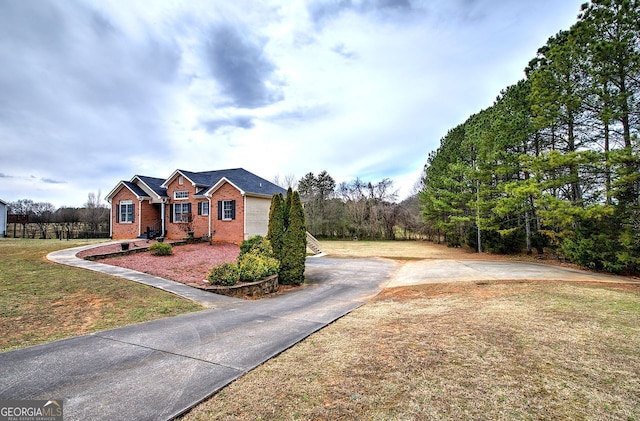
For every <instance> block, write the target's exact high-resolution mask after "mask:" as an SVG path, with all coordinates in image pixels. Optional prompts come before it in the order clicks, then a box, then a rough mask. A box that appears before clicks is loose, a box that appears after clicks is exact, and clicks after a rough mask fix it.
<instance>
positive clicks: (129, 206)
mask: <svg viewBox="0 0 640 421" xmlns="http://www.w3.org/2000/svg"><path fill="white" fill-rule="evenodd" d="M118 208H119V209H120V211H119V217H118V219H119V221H118V222H120V223H129V224H130V223H133V200H121V201H120V205H119V206H118Z"/></svg>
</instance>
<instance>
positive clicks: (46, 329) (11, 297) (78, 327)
mask: <svg viewBox="0 0 640 421" xmlns="http://www.w3.org/2000/svg"><path fill="white" fill-rule="evenodd" d="M86 244H88V243H87V241H78V242H73V241H69V242H67V241H64V242H61V241H54V240H23V239H7V238H5V239H0V256H1V258H0V331H1V332H3V335H2V336H1V337H0V351H7V350H10V349H15V348H22V347H25V346H29V345H35V344H39V343H44V342H49V341H53V340H56V339H62V338H67V337H71V336H76V335H81V334H85V333H91V332H96V331H99V330H104V329H110V328H114V327H119V326H123V325H127V324H131V323H137V322H143V321H148V320H153V319H158V318H161V317H167V316H173V315H177V314H181V313H186V312H191V311H197V310H201V309H202V307H201V306H200V305H197V304H194V303H192V302H191V301H188V300H186V299H183V298H180V297H176V296H175V295H173V294H170V293H167V292H164V291H161V290H158V289H155V288H151V287H148V286H145V285H141V284H138V283H135V282H131V281H126V280H123V279H120V278H116V277H112V276H109V275H105V274H101V273H97V272H92V271H87V270H83V269H78V268H72V267H68V266H64V265H59V264H56V263H52V262H49V261H47V260H46V258H45V256H46V255H47V254H48V253H49V252H51V251H55V250H59V249H62V248H68V247H74V246H78V245H86Z"/></svg>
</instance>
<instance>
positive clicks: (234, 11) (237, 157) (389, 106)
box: [0, 0, 581, 206]
mask: <svg viewBox="0 0 640 421" xmlns="http://www.w3.org/2000/svg"><path fill="white" fill-rule="evenodd" d="M580 3H581V2H580V1H571V2H555V1H553V0H543V1H540V2H534V3H522V2H513V1H507V0H456V1H451V2H429V1H426V0H425V1H408V0H397V1H396V0H352V1H349V0H344V1H339V2H335V1H308V2H299V1H287V2H284V1H282V2H281V1H270V2H255V1H249V0H242V1H237V2H226V1H225V2H223V1H215V2H211V1H204V0H203V1H182V2H175V1H169V0H166V1H160V0H159V1H154V2H152V3H149V2H148V1H142V0H134V1H130V2H127V3H126V4H124V3H122V2H120V1H104V2H98V3H95V2H88V1H70V2H3V3H2V4H1V5H0V62H2V63H3V65H2V66H0V90H2V92H3V95H2V96H1V97H0V147H1V148H2V150H3V153H2V154H0V171H1V174H0V198H2V199H4V200H9V201H13V200H17V199H21V198H30V199H33V200H36V201H50V202H52V203H54V204H55V205H57V206H61V205H73V206H79V205H81V204H82V203H84V202H85V201H86V197H87V194H88V192H89V191H97V190H98V189H101V190H102V192H103V194H104V193H106V192H108V191H110V190H111V188H112V187H113V186H114V185H115V184H116V183H117V181H118V180H120V179H130V178H131V176H132V175H134V174H145V175H152V176H159V177H162V176H166V175H169V174H170V173H171V172H172V171H173V170H174V169H176V168H183V169H188V170H194V171H199V170H211V169H221V168H231V167H244V168H246V169H248V170H250V171H253V172H255V173H257V174H258V175H261V176H263V177H265V178H271V177H273V176H274V175H276V174H281V175H283V174H295V175H297V176H298V177H301V176H302V175H304V174H305V173H307V172H310V171H311V172H314V173H318V172H320V171H322V170H327V171H328V172H329V173H330V174H331V175H332V176H333V177H334V178H335V179H336V181H338V182H340V181H349V180H350V179H352V178H354V177H361V178H365V179H368V180H370V181H379V180H381V179H382V178H386V177H388V178H391V179H393V180H394V181H395V184H396V188H400V189H401V194H407V193H409V191H410V189H411V188H412V186H413V183H414V182H415V180H416V178H417V177H418V176H419V174H420V172H421V169H422V166H423V165H424V163H425V160H426V156H427V154H428V153H429V152H430V151H431V150H433V149H434V148H436V147H437V145H438V143H439V139H440V138H441V137H442V136H443V135H444V134H446V131H447V130H448V129H450V128H452V127H454V126H455V125H457V124H459V123H461V122H462V121H464V119H466V117H467V116H469V115H470V114H471V113H475V112H477V111H479V110H480V109H481V108H484V107H487V106H489V105H491V103H492V101H493V99H494V98H495V96H496V95H497V94H498V93H499V91H500V89H502V88H505V87H507V86H508V85H510V84H513V83H515V82H517V80H518V79H520V78H521V77H523V73H522V70H523V69H524V67H525V66H526V64H527V62H528V60H529V59H531V58H532V57H533V56H534V54H535V51H536V49H537V48H538V47H540V46H542V45H543V44H544V42H545V41H546V39H547V38H548V37H549V36H551V35H553V34H555V32H557V31H558V30H560V29H567V28H568V27H569V26H570V25H571V24H572V23H573V22H574V21H575V16H576V15H577V12H578V11H579V6H580ZM32 175H33V177H31V176H32Z"/></svg>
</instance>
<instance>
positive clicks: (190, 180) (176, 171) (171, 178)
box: [160, 170, 196, 189]
mask: <svg viewBox="0 0 640 421" xmlns="http://www.w3.org/2000/svg"><path fill="white" fill-rule="evenodd" d="M178 175H181V176H183V177H184V178H186V179H187V180H189V182H190V183H191V185H192V186H194V187H195V186H196V183H194V182H193V180H192V179H190V178H189V177H187V176H186V175H185V174H184V173H183V172H182V171H181V170H175V171H174V172H173V173H171V175H170V176H169V178H167V179H166V180H165V181H164V183H162V184H161V185H160V187H164V188H165V189H166V188H168V187H169V184H171V182H172V181H173V179H174V178H176V176H178Z"/></svg>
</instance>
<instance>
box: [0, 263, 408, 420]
mask: <svg viewBox="0 0 640 421" xmlns="http://www.w3.org/2000/svg"><path fill="white" fill-rule="evenodd" d="M76 252H77V251H76ZM82 264H83V265H84V263H82ZM105 266H106V265H105ZM396 268H397V264H396V263H394V262H392V261H389V260H383V259H327V258H322V259H309V260H308V263H307V272H306V276H307V279H308V281H309V282H308V285H307V286H306V287H304V288H302V289H299V290H296V291H291V292H289V293H285V294H282V295H278V296H275V297H272V298H268V299H264V300H260V301H245V300H239V299H232V298H228V297H218V296H214V298H215V300H214V301H213V302H209V305H211V306H212V307H213V308H211V309H209V310H204V311H200V312H196V313H190V314H185V315H181V316H176V317H170V318H165V319H160V320H155V321H151V322H147V323H141V324H136V325H131V326H126V327H123V328H119V329H113V330H107V331H103V332H98V333H95V334H91V335H85V336H79V337H75V338H70V339H66V340H61V341H56V342H52V343H49V344H44V345H39V346H33V347H28V348H25V349H20V350H15V351H9V352H5V353H2V354H0V399H19V400H24V399H63V402H64V415H65V420H167V419H171V418H173V417H175V416H177V415H179V414H180V413H182V412H184V411H186V410H187V409H189V408H191V407H192V406H194V405H196V404H197V403H199V402H200V401H202V400H203V399H205V398H207V397H208V396H210V395H212V394H213V393H215V392H216V391H217V390H219V389H220V388H222V387H223V386H225V385H226V384H228V383H230V382H231V381H233V380H234V379H236V378H238V377H240V376H242V375H243V374H244V373H246V372H248V371H249V370H251V369H253V368H255V367H256V366H258V365H260V364H262V363H263V362H265V361H267V360H269V359H270V358H272V357H273V356H275V355H277V354H279V353H281V352H282V351H284V350H286V349H287V348H289V347H291V346H293V345H294V344H296V343H297V342H299V341H300V340H302V339H303V338H305V337H307V336H309V335H310V334H312V333H313V332H315V331H317V330H319V329H321V328H322V327H324V326H326V325H327V324H328V323H331V322H332V321H334V320H336V319H337V318H339V317H342V316H343V315H345V314H346V313H348V312H350V311H352V310H353V309H355V308H357V307H359V306H361V305H362V304H364V303H365V302H366V301H367V300H368V299H369V298H371V297H372V296H375V295H376V294H377V293H378V292H379V291H380V290H381V289H382V288H383V287H384V286H385V285H386V284H387V283H388V282H389V280H390V277H391V275H392V274H393V273H394V271H395V270H396ZM93 270H96V268H95V267H94V268H93ZM143 275H144V274H140V275H138V276H139V277H144V276H143ZM207 294H209V293H207ZM210 295H212V294H210Z"/></svg>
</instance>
